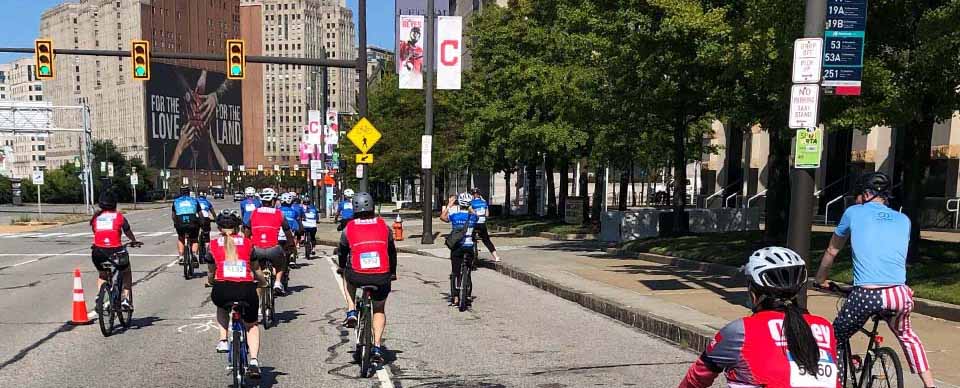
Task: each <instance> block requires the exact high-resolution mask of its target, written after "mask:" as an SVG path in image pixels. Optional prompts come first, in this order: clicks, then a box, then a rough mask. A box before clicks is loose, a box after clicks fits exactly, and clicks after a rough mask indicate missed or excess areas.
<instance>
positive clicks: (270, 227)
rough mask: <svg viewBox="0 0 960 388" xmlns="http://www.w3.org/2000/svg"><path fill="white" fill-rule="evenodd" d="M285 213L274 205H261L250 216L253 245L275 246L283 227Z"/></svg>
mask: <svg viewBox="0 0 960 388" xmlns="http://www.w3.org/2000/svg"><path fill="white" fill-rule="evenodd" d="M282 224H283V213H282V212H281V211H280V210H278V209H276V208H272V207H261V208H257V210H254V211H253V214H252V215H251V216H250V230H251V233H250V235H251V237H252V238H253V246H255V247H257V248H273V247H275V246H277V241H278V237H279V235H280V233H281V232H280V229H281V228H282V227H283V225H282Z"/></svg>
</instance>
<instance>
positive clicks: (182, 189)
mask: <svg viewBox="0 0 960 388" xmlns="http://www.w3.org/2000/svg"><path fill="white" fill-rule="evenodd" d="M180 195H190V186H180Z"/></svg>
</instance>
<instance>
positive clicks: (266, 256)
mask: <svg viewBox="0 0 960 388" xmlns="http://www.w3.org/2000/svg"><path fill="white" fill-rule="evenodd" d="M250 260H251V261H259V262H260V263H261V264H260V268H264V267H265V266H264V265H263V262H265V261H269V262H271V263H273V267H274V268H276V269H277V270H278V271H286V270H287V265H288V264H289V262H288V260H287V255H286V252H284V250H283V247H282V246H280V245H277V246H275V247H273V248H258V247H254V248H253V252H252V253H250Z"/></svg>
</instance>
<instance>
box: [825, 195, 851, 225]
mask: <svg viewBox="0 0 960 388" xmlns="http://www.w3.org/2000/svg"><path fill="white" fill-rule="evenodd" d="M845 196H846V195H845V194H840V196H839V197H836V198H834V199H832V200H830V202H827V206H825V207H824V208H823V223H824V224H826V225H830V205H833V204H834V203H836V202H837V201H839V200H841V199H843V197H845Z"/></svg>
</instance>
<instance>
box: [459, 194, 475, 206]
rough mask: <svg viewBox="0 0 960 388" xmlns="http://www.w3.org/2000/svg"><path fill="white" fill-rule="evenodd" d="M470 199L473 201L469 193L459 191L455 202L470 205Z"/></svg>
mask: <svg viewBox="0 0 960 388" xmlns="http://www.w3.org/2000/svg"><path fill="white" fill-rule="evenodd" d="M470 201H473V196H472V195H470V194H469V193H460V195H458V196H457V204H458V205H460V206H470Z"/></svg>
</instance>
